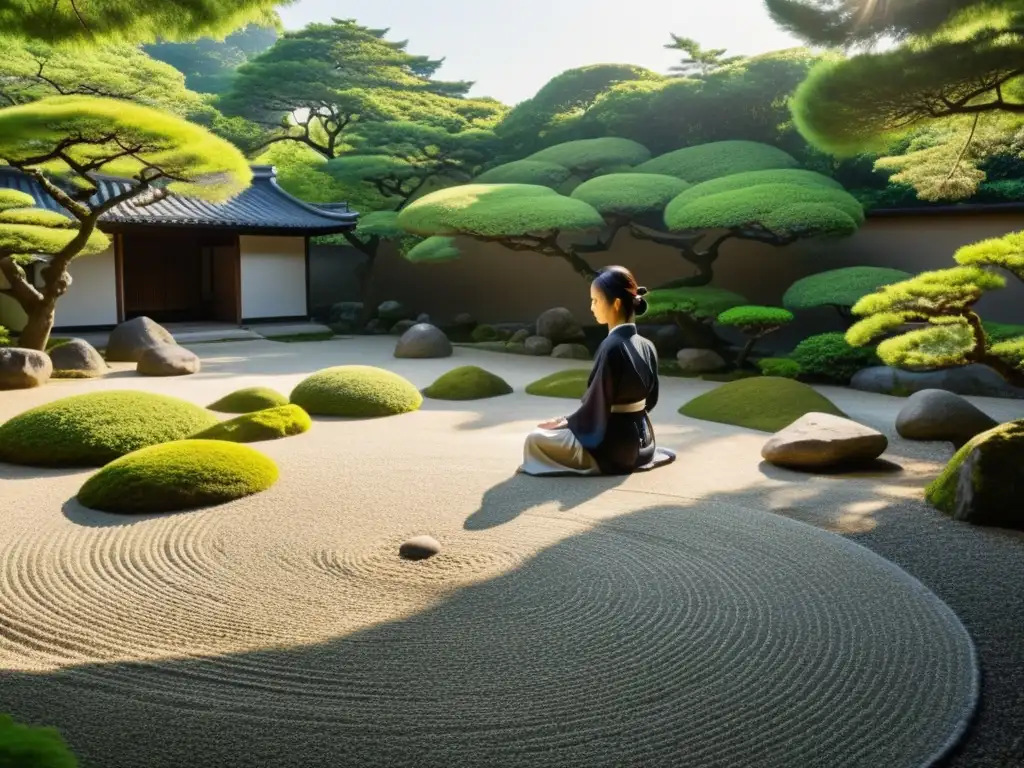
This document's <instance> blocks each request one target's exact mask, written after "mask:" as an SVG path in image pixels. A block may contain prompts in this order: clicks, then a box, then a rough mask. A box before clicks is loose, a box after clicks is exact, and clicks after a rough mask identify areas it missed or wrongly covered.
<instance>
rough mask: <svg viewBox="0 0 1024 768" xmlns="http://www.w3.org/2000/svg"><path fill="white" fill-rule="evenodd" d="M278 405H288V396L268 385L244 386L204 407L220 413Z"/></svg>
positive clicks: (245, 411)
mask: <svg viewBox="0 0 1024 768" xmlns="http://www.w3.org/2000/svg"><path fill="white" fill-rule="evenodd" d="M279 405H288V398H287V397H285V396H284V395H282V394H281V393H280V392H278V391H277V390H275V389H271V388H270V387H246V388H245V389H239V390H236V391H235V392H232V393H231V394H229V395H224V397H222V398H221V399H220V400H218V401H217V402H215V403H211V404H210V405H208V406H206V407H207V408H209V409H210V410H211V411H219V412H220V413H252V412H253V411H262V410H265V409H267V408H276V407H277V406H279Z"/></svg>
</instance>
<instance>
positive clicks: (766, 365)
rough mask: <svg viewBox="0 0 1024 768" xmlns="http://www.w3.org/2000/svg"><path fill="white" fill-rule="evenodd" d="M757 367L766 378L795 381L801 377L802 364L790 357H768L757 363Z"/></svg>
mask: <svg viewBox="0 0 1024 768" xmlns="http://www.w3.org/2000/svg"><path fill="white" fill-rule="evenodd" d="M757 367H758V369H759V370H760V371H761V373H762V374H764V375H765V376H779V377H781V378H784V379H795V378H797V377H798V376H799V375H800V363H798V362H797V361H796V360H790V359H789V358H788V357H766V358H764V359H762V360H758V361H757Z"/></svg>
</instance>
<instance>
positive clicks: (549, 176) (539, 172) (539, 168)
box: [473, 160, 572, 189]
mask: <svg viewBox="0 0 1024 768" xmlns="http://www.w3.org/2000/svg"><path fill="white" fill-rule="evenodd" d="M570 176H572V171H570V170H569V169H568V168H566V167H565V166H562V165H558V164H557V163H548V162H542V161H539V160H514V161H512V162H511V163H505V164H504V165H498V166H495V167H494V168H491V169H490V170H487V171H484V172H483V173H481V174H480V175H479V176H477V177H476V178H475V179H473V181H474V183H476V184H538V185H540V186H542V187H550V188H551V189H559V188H560V187H561V186H562V185H563V184H565V182H567V181H568V180H569V177H570Z"/></svg>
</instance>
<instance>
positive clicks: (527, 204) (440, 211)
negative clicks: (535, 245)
mask: <svg viewBox="0 0 1024 768" xmlns="http://www.w3.org/2000/svg"><path fill="white" fill-rule="evenodd" d="M398 224H399V226H401V227H402V228H403V229H405V230H407V231H409V232H412V233H413V234H417V235H422V236H424V237H429V236H431V235H459V234H465V235H469V236H477V237H514V236H522V235H528V234H533V233H538V232H550V231H552V230H556V229H557V230H559V231H574V230H576V231H583V230H589V229H597V228H600V227H602V226H604V219H602V218H601V214H599V213H598V212H597V211H595V210H594V209H593V208H591V207H590V206H589V205H587V204H586V203H584V202H582V201H580V200H574V199H572V198H570V197H563V196H562V195H560V194H558V193H557V192H555V191H554V190H552V189H549V188H547V187H541V186H537V185H533V184H463V185H461V186H455V187H448V188H447V189H441V190H438V191H437V192H431V193H430V194H429V195H425V196H423V197H421V198H420V199H419V200H416V201H415V202H413V203H412V204H410V205H409V206H407V207H406V208H405V209H403V210H402V212H401V213H400V214H398Z"/></svg>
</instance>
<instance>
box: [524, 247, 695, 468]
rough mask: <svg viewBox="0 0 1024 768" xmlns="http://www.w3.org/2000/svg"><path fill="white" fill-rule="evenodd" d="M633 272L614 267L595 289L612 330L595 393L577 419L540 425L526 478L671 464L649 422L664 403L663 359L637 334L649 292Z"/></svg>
mask: <svg viewBox="0 0 1024 768" xmlns="http://www.w3.org/2000/svg"><path fill="white" fill-rule="evenodd" d="M645 293H647V289H646V288H644V287H642V286H637V284H636V279H635V278H634V277H633V275H632V273H631V272H630V271H629V270H628V269H626V268H625V267H607V268H605V269H604V270H602V271H601V273H600V274H599V275H598V276H597V278H595V279H594V282H593V283H592V284H591V286H590V310H591V312H593V314H594V317H595V318H596V319H597V322H599V323H601V324H602V325H607V326H608V337H607V338H606V339H605V340H604V341H602V342H601V346H600V347H598V349H597V354H596V355H595V357H594V368H593V370H592V371H591V372H590V378H589V380H588V382H587V391H586V393H585V394H584V395H583V400H582V402H581V404H580V407H579V408H578V409H577V410H576V412H575V413H573V414H572V415H571V416H567V417H564V418H558V419H552V420H550V421H545V422H543V423H541V424H538V425H537V429H535V430H534V431H533V432H531V433H530V434H529V435H528V436H527V438H526V445H525V446H524V448H523V464H522V466H521V467H520V468H519V471H520V472H523V473H525V474H528V475H563V474H574V475H624V474H630V473H632V472H636V471H640V470H646V469H651V468H653V467H655V466H658V465H660V464H667V463H669V462H671V461H672V460H673V459H674V458H675V455H674V454H673V453H671V452H670V451H666V450H663V449H658V448H657V447H656V446H655V442H654V427H653V426H652V425H651V420H650V418H649V417H648V416H647V413H648V411H650V410H652V409H653V408H654V406H655V405H657V404H658V353H657V350H655V348H654V345H653V344H651V342H649V341H648V340H647V339H645V338H644V337H643V336H641V335H640V334H639V333H637V330H636V323H635V322H634V320H635V318H636V316H637V315H642V314H643V313H644V312H646V311H647V301H646V300H645V299H644V297H643V296H644V294H645Z"/></svg>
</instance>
